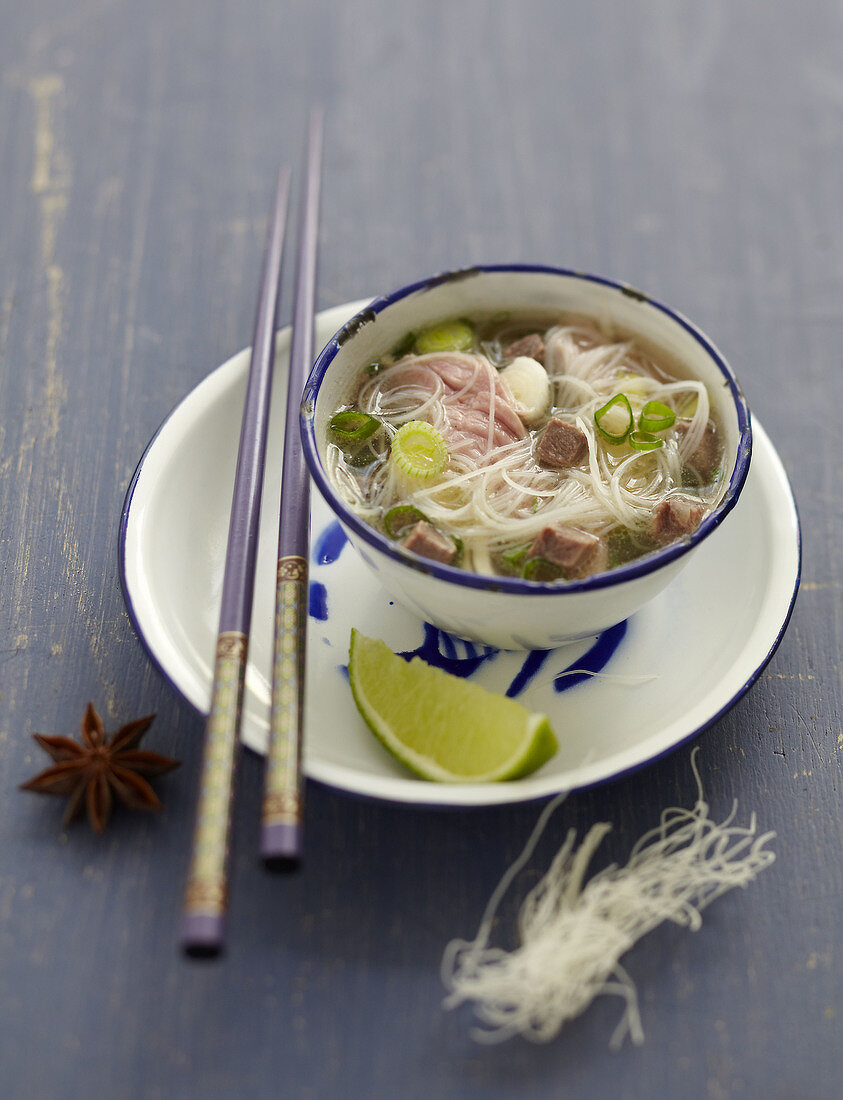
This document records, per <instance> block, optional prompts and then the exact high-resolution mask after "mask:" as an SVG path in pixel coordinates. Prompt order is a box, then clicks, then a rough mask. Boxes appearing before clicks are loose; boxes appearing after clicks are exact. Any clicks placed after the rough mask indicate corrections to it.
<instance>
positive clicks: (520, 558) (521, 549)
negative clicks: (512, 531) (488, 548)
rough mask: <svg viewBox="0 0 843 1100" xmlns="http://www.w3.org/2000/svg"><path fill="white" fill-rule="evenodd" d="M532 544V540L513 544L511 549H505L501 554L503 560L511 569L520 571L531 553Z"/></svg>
mask: <svg viewBox="0 0 843 1100" xmlns="http://www.w3.org/2000/svg"><path fill="white" fill-rule="evenodd" d="M532 545H533V544H532V543H531V542H522V543H521V545H520V546H512V547H510V549H509V550H504V552H503V553H502V554H501V560H502V561H504V562H506V564H507V565H508V566H509V568H510V569H512V570H514V571H515V572H516V573H520V572H521V567H522V565H523V564H524V559H525V558H526V557H527V555H528V554H529V552H530V547H531V546H532Z"/></svg>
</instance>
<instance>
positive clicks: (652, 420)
mask: <svg viewBox="0 0 843 1100" xmlns="http://www.w3.org/2000/svg"><path fill="white" fill-rule="evenodd" d="M675 421H676V413H675V412H674V411H673V409H671V408H668V406H667V405H665V404H664V403H663V402H661V401H648V402H647V404H646V405H645V406H644V408H643V409H642V410H641V415H640V416H639V418H638V427H639V428H640V429H641V431H642V432H664V431H667V429H668V428H670V427H672V426H673V424H674V422H675Z"/></svg>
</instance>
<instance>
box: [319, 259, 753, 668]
mask: <svg viewBox="0 0 843 1100" xmlns="http://www.w3.org/2000/svg"><path fill="white" fill-rule="evenodd" d="M498 310H511V311H518V310H524V311H532V312H539V313H540V312H563V313H568V314H577V315H584V316H590V317H594V318H595V319H598V320H611V321H612V322H613V323H614V324H615V325H617V327H618V328H619V329H620V330H621V331H623V332H624V333H630V334H632V335H635V336H638V337H640V338H641V339H642V340H643V341H645V342H646V343H647V344H649V345H651V346H655V347H656V348H660V349H662V350H663V351H664V352H665V353H666V355H667V356H668V357H669V358H671V359H674V360H676V361H678V362H679V363H681V364H682V365H683V366H684V368H685V369H686V370H687V372H688V374H689V375H692V376H693V377H695V378H697V379H699V380H700V381H702V382H704V383H705V385H706V386H707V387H708V391H709V396H710V400H711V405H712V412H713V415H714V416H715V417H716V418H717V420H718V422H719V424H720V426H721V430H722V435H723V440H724V448H725V457H726V463H727V466H728V468H729V470H730V476H729V483H728V488H727V490H726V492H725V494H724V496H723V498H722V500H721V501H720V503H719V504H718V505H717V507H716V508H715V509H714V510H713V511H712V512H711V513H710V514H709V515H708V516H706V518H705V519H704V520H703V522H702V523H701V524H700V526H699V528H698V529H697V531H695V532H694V533H693V534H692V535H691V536H689V537H688V538H685V539H682V540H680V541H679V542H676V543H673V544H671V545H670V546H667V547H665V548H664V549H662V550H659V551H657V552H655V553H652V554H649V555H647V556H646V557H644V558H640V559H638V560H637V561H633V562H630V563H628V564H626V565H622V566H618V567H617V568H615V569H612V570H609V571H607V572H604V573H599V574H596V575H595V576H592V577H588V578H586V579H585V580H581V581H572V582H567V583H560V582H556V583H543V582H537V581H525V580H522V579H520V578H514V577H488V576H481V575H479V574H477V573H470V572H468V571H467V570H464V569H459V568H455V567H453V566H449V565H441V564H439V563H437V562H433V561H426V560H424V559H421V558H419V557H417V556H415V555H411V554H410V553H408V552H407V551H405V550H404V549H403V548H402V547H401V546H400V545H399V544H397V543H395V542H392V541H391V540H389V539H388V538H386V536H385V535H382V534H381V533H380V532H379V531H377V530H376V529H375V528H373V527H370V526H369V525H368V524H367V523H365V522H364V521H363V520H361V519H360V518H359V517H358V516H357V515H355V513H354V512H353V511H352V510H351V509H350V508H349V507H348V505H347V504H346V503H345V502H344V501H343V500H342V498H341V497H340V496H339V495H338V494H337V492H336V491H335V489H334V487H333V485H332V483H331V479H330V477H329V475H328V473H327V469H326V462H325V459H326V448H327V426H328V421H329V420H330V418H331V416H332V415H333V414H334V412H335V411H336V409H337V408H338V407H339V406H340V405H342V404H344V403H346V402H348V401H349V399H350V398H351V396H352V393H353V391H354V389H355V387H356V385H357V381H358V379H359V374H360V371H361V370H362V368H363V367H364V366H365V364H367V363H369V362H372V361H373V360H375V359H378V358H379V357H380V356H382V355H383V354H385V353H386V352H387V351H388V350H389V349H390V348H391V347H393V346H394V345H395V344H396V342H397V341H398V340H400V339H401V338H402V337H403V336H404V335H405V333H407V332H409V331H412V330H417V329H419V328H423V327H425V326H426V325H430V324H433V323H434V322H436V321H439V320H441V319H442V318H443V317H453V316H460V315H467V316H470V315H472V314H487V313H494V312H496V311H498ZM301 427H302V439H303V442H304V450H305V455H306V458H307V462H308V465H309V467H310V471H311V474H312V475H313V478H314V480H315V481H316V484H317V485H318V486H319V489H320V491H321V492H322V495H323V496H324V497H325V500H326V501H327V502H328V504H329V505H330V507H331V508H332V509H333V511H334V512H335V513H336V515H337V518H338V519H339V521H340V523H341V525H342V527H343V529H344V530H345V532H346V534H347V535H348V538H349V540H350V542H351V544H352V545H353V546H354V547H355V549H356V550H357V551H358V553H359V554H360V555H361V557H362V558H363V560H364V561H365V562H366V563H367V564H368V565H369V567H370V568H371V569H372V570H374V572H375V573H376V574H377V576H378V577H379V579H380V581H381V582H382V584H383V585H384V587H385V588H386V589H387V590H388V591H389V592H390V594H391V595H392V596H393V597H394V598H395V599H396V600H397V601H399V602H400V603H401V604H403V605H404V606H406V607H408V608H410V609H411V610H413V611H414V612H415V613H416V614H418V615H419V616H420V617H421V618H423V619H425V620H426V621H428V622H431V623H433V624H434V625H435V626H438V627H439V628H440V629H442V630H446V631H448V632H449V633H451V634H456V635H458V636H459V637H462V638H468V639H471V640H473V641H480V642H483V643H485V644H487V645H493V646H497V647H498V648H501V649H552V648H555V647H556V646H559V645H562V644H564V643H565V642H569V641H573V640H575V639H577V638H584V637H589V636H591V635H594V634H598V633H599V632H600V631H602V630H605V629H606V628H608V627H610V626H613V625H614V624H615V623H618V622H621V621H622V620H624V619H626V618H628V617H629V616H630V615H632V614H633V613H634V612H635V611H637V610H638V609H639V608H640V607H642V606H643V605H644V604H645V603H647V601H648V600H651V599H652V598H653V597H654V596H655V595H657V594H658V593H659V592H660V591H661V590H662V589H663V588H664V587H665V585H667V584H668V583H669V582H670V581H671V580H672V578H673V577H675V576H676V574H677V573H678V572H679V571H680V570H681V569H682V568H683V567H684V566H685V565H686V564H687V562H688V560H689V559H690V557H691V555H692V554H693V553H694V550H695V549H696V547H698V546H699V544H700V543H701V542H702V541H703V540H704V539H706V538H708V537H709V536H710V535H711V534H712V533H713V532H714V531H715V530H716V529H717V527H718V526H719V525H720V523H722V521H723V519H724V518H725V516H726V515H727V514H728V513H729V512H730V511H731V509H732V508H733V507H734V505H735V503H736V501H737V499H738V496H739V494H740V492H741V489H742V488H743V485H744V482H745V481H746V475H747V472H748V470H749V462H750V454H751V449H752V433H751V427H750V415H749V408H748V406H747V403H746V400H745V399H744V396H743V394H742V392H741V389H740V386H739V385H738V382H737V379H736V378H735V376H734V374H733V373H732V370H731V369H730V367H729V366H728V364H727V363H726V361H725V359H724V358H723V356H722V355H721V354H720V353H719V352H718V350H717V349H716V348H715V347H714V345H713V344H712V343H711V341H710V340H708V339H707V337H706V336H704V335H703V333H701V332H700V331H699V329H697V328H695V327H694V325H692V324H691V323H690V322H689V321H687V320H686V319H685V318H684V317H682V316H681V315H680V314H678V313H676V312H675V311H674V310H671V309H668V308H667V307H666V306H664V305H661V304H660V303H659V302H657V301H655V300H654V299H652V298H650V297H648V296H647V295H645V294H642V293H641V292H640V291H637V290H634V289H633V288H632V287H629V286H626V285H625V284H623V283H615V282H612V281H611V280H609V279H603V278H600V277H598V276H594V275H584V274H582V273H579V272H574V271H565V270H562V269H557V268H548V267H537V266H531V265H523V264H510V265H496V266H493V267H475V268H469V269H467V270H464V271H454V272H447V273H445V274H442V275H437V276H434V277H433V278H430V279H425V280H423V281H422V282H418V283H414V284H412V285H410V286H406V287H402V288H401V289H400V290H396V291H394V292H393V293H392V294H389V295H387V296H385V297H383V298H376V299H375V300H374V301H373V302H371V303H370V304H369V306H367V308H366V309H364V310H362V311H361V312H360V313H358V314H357V315H356V316H355V317H353V318H352V319H351V320H350V321H349V322H348V323H347V324H346V325H344V326H343V327H342V328H341V329H340V330H339V332H337V333H336V334H335V335H334V336H333V337H332V339H331V340H329V342H328V343H327V344H326V346H325V347H324V349H323V350H322V352H321V354H320V355H319V357H318V359H317V360H316V363H315V365H314V367H313V370H312V372H311V374H310V377H309V379H308V381H307V385H306V386H305V391H304V398H303V402H302V412H301Z"/></svg>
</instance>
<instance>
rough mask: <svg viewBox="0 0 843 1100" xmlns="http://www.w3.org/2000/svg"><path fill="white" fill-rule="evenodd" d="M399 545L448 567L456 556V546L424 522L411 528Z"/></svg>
mask: <svg viewBox="0 0 843 1100" xmlns="http://www.w3.org/2000/svg"><path fill="white" fill-rule="evenodd" d="M401 545H402V546H404V547H406V549H407V550H412V551H413V553H414V554H420V555H421V556H422V557H423V558H431V559H432V560H433V561H441V562H442V563H443V564H444V565H450V564H451V562H452V561H453V560H454V558H455V557H456V556H457V544H456V543H455V542H454V540H453V539H449V538H448V536H447V535H443V534H442V533H441V532H440V531H437V530H436V528H435V527H431V525H430V524H429V523H427V522H426V521H425V520H423V519H420V520H419V522H418V523H417V524H416V525H415V526H414V527H412V528H411V530H410V532H409V534H407V535H405V536H404V538H403V539H401Z"/></svg>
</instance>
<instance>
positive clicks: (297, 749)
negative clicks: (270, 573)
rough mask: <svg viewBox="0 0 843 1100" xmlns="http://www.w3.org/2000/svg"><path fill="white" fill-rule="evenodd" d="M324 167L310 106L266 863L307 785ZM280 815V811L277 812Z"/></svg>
mask: <svg viewBox="0 0 843 1100" xmlns="http://www.w3.org/2000/svg"><path fill="white" fill-rule="evenodd" d="M321 169H322V112H321V111H320V110H314V111H312V112H311V116H310V125H309V127H308V146H307V172H306V176H305V184H304V187H303V189H302V201H301V213H300V218H299V251H298V264H297V269H296V287H295V298H294V306H293V333H292V338H291V340H290V375H289V381H288V386H287V417H286V421H285V430H284V460H283V465H282V473H281V500H280V504H279V511H280V516H281V521H280V524H279V528H278V562H279V575H278V585H277V594H276V600H277V608H276V620H275V621H276V637H275V652H274V656H273V666H274V672H275V679H274V681H273V691H272V695H273V707H272V712H271V715H270V729H269V737H270V741H269V750H268V752H267V760H266V779H265V784H266V786H265V791H266V796H265V800H264V808H263V819H262V821H261V837H260V851H261V855H262V856H263V858H264V861H265V862H266V864H267V865H268V866H270V867H280V868H292V867H294V866H295V865H296V864H297V863H298V861H299V858H300V855H301V843H302V816H303V802H304V799H303V795H304V787H303V784H302V778H301V739H302V718H303V712H304V703H303V696H304V673H305V651H306V644H307V611H308V609H307V560H308V554H309V552H310V546H309V541H310V478H309V476H308V473H307V467H306V465H305V461H304V455H303V454H302V447H301V436H300V434H299V407H300V404H301V395H302V392H303V390H304V383H305V378H306V377H307V372H308V371H309V370H310V368H311V366H312V364H313V343H314V328H313V311H314V299H315V294H316V245H317V238H318V233H319V191H320V182H321V178H320V177H321ZM279 815H280V816H279Z"/></svg>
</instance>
